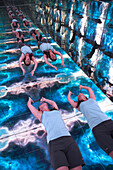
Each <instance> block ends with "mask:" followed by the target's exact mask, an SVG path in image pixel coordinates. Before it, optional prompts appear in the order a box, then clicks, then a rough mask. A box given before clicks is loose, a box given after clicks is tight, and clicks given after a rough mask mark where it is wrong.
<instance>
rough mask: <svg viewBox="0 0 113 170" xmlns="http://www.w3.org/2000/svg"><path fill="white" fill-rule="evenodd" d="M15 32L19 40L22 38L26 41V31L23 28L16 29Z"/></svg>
mask: <svg viewBox="0 0 113 170" xmlns="http://www.w3.org/2000/svg"><path fill="white" fill-rule="evenodd" d="M13 33H14V34H16V38H17V42H18V41H19V40H20V39H21V41H22V42H23V43H24V33H23V31H22V29H20V28H19V29H18V28H17V29H16V30H15V31H13Z"/></svg>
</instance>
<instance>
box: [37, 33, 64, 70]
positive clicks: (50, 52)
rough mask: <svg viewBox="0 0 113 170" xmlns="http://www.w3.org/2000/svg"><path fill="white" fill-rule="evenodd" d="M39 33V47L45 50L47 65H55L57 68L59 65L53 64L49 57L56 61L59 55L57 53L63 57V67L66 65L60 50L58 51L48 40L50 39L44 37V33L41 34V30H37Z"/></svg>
mask: <svg viewBox="0 0 113 170" xmlns="http://www.w3.org/2000/svg"><path fill="white" fill-rule="evenodd" d="M37 35H38V47H39V48H40V50H41V51H42V52H43V55H44V61H45V63H46V64H47V65H50V66H51V67H53V68H54V69H56V70H57V67H56V66H54V65H52V64H51V63H50V62H49V61H48V60H47V59H48V58H49V59H50V60H52V61H56V60H57V57H56V55H55V54H57V55H59V56H60V57H61V60H62V63H61V65H62V66H63V67H65V65H64V61H63V56H62V54H61V53H60V52H58V51H56V50H55V49H54V48H53V47H52V46H51V44H50V43H49V42H48V40H46V39H45V38H44V37H42V35H40V34H39V32H37Z"/></svg>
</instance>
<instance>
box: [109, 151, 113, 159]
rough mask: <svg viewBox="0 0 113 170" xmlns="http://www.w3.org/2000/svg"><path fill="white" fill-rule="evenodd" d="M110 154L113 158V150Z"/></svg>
mask: <svg viewBox="0 0 113 170" xmlns="http://www.w3.org/2000/svg"><path fill="white" fill-rule="evenodd" d="M109 156H110V157H111V158H112V159H113V151H111V152H110V154H109Z"/></svg>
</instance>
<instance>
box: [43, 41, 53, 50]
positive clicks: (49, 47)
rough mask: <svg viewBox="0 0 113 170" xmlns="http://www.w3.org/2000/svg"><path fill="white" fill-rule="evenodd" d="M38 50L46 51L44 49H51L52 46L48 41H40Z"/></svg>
mask: <svg viewBox="0 0 113 170" xmlns="http://www.w3.org/2000/svg"><path fill="white" fill-rule="evenodd" d="M40 50H41V51H42V52H43V51H46V50H52V51H53V47H52V46H51V45H50V43H42V44H41V45H40Z"/></svg>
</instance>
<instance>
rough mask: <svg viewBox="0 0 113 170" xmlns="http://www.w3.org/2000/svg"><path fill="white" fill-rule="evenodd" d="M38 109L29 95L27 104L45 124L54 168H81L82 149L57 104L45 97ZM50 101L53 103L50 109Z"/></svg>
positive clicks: (61, 169)
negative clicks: (67, 126)
mask: <svg viewBox="0 0 113 170" xmlns="http://www.w3.org/2000/svg"><path fill="white" fill-rule="evenodd" d="M40 102H42V103H41V105H40V106H39V108H38V110H37V109H36V108H35V107H34V106H33V105H32V103H33V100H32V99H31V98H30V97H29V100H28V103H27V106H28V108H29V109H30V111H31V112H32V114H33V115H34V116H35V117H36V118H37V119H39V121H41V122H42V123H43V125H44V126H45V129H46V132H47V143H48V146H49V156H50V162H51V165H52V167H53V169H54V170H56V169H57V170H68V169H73V170H81V169H82V166H83V165H84V161H83V158H82V155H81V153H80V150H79V148H78V146H77V144H76V142H75V141H74V139H73V138H72V136H71V135H70V133H69V131H68V130H67V128H66V126H65V124H64V121H63V119H62V116H61V114H60V111H59V109H58V106H57V104H56V103H55V102H54V101H52V100H49V99H45V98H44V97H42V98H41V100H40ZM48 103H49V104H50V105H52V108H53V109H52V110H50V109H49V107H48Z"/></svg>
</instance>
